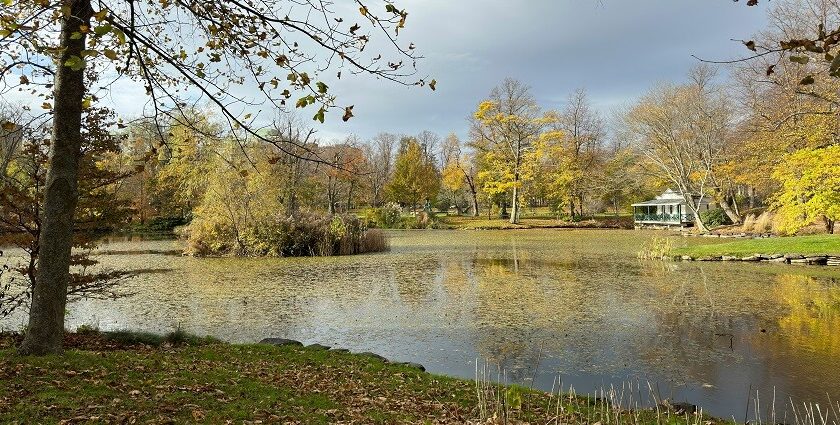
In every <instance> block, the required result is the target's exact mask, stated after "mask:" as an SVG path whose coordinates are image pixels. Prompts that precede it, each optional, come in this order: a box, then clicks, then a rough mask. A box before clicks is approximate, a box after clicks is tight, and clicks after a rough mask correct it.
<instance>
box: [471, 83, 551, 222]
mask: <svg viewBox="0 0 840 425" xmlns="http://www.w3.org/2000/svg"><path fill="white" fill-rule="evenodd" d="M550 121H551V119H550V118H549V117H548V116H546V115H545V114H543V113H542V111H541V110H540V107H539V106H538V105H537V101H536V99H534V96H533V95H532V94H531V90H530V88H529V87H528V86H526V85H525V84H523V83H521V82H519V81H517V80H514V79H512V78H508V79H505V81H504V82H502V84H501V85H499V86H497V87H496V88H494V89H493V90H492V91H491V92H490V96H489V98H488V99H487V100H485V101H483V102H481V104H480V105H479V106H478V110H476V112H475V114H473V118H472V120H471V126H470V132H471V135H472V139H473V147H474V148H475V149H477V150H478V151H480V154H481V155H483V156H484V158H483V161H484V162H485V164H487V165H488V166H489V167H491V169H489V170H485V173H484V177H485V178H484V180H485V182H486V183H487V184H490V185H491V186H493V189H492V191H493V192H495V193H503V192H507V191H510V193H511V215H510V222H511V223H517V222H518V221H519V214H520V209H521V206H520V198H521V196H520V194H521V192H522V188H523V180H522V172H523V167H524V166H525V164H524V161H525V158H526V156H527V155H526V154H527V153H528V152H529V151H530V150H532V149H533V146H534V142H535V141H536V140H537V138H538V137H539V135H540V133H541V132H542V131H543V129H544V128H545V126H546V125H547V124H548V123H549V122H550Z"/></svg>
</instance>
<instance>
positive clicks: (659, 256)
mask: <svg viewBox="0 0 840 425" xmlns="http://www.w3.org/2000/svg"><path fill="white" fill-rule="evenodd" d="M673 249H674V242H673V241H672V240H671V239H670V238H668V237H663V238H660V237H656V236H654V237H653V238H652V239H650V240H649V241H647V242H645V243H644V244H643V245H642V249H641V251H639V253H638V256H639V259H642V260H664V259H667V258H669V257H670V256H671V251H673Z"/></svg>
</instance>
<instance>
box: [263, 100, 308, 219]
mask: <svg viewBox="0 0 840 425" xmlns="http://www.w3.org/2000/svg"><path fill="white" fill-rule="evenodd" d="M272 130H273V131H272V134H271V136H270V137H271V138H273V139H275V140H276V141H275V142H274V143H273V145H274V146H278V145H279V146H282V147H281V148H275V150H274V152H273V155H272V157H271V158H270V159H269V163H271V164H273V165H274V167H273V170H272V174H273V175H274V176H276V178H277V179H280V180H281V181H280V182H278V183H279V184H280V185H282V186H283V190H284V192H285V193H284V194H283V197H282V202H283V204H284V206H285V209H286V214H287V215H289V216H294V215H296V214H297V213H298V210H299V209H300V203H301V198H302V193H301V192H303V191H304V187H305V186H306V184H307V178H309V177H311V176H312V175H313V174H314V173H315V172H316V170H315V168H316V167H317V164H316V163H315V161H314V160H315V159H316V158H317V156H318V142H317V140H316V139H315V130H313V129H307V128H305V127H304V126H303V125H302V123H300V122H298V120H297V119H295V118H294V117H293V116H291V115H287V116H282V117H279V118H278V119H276V120H275V121H274V128H273V129H272Z"/></svg>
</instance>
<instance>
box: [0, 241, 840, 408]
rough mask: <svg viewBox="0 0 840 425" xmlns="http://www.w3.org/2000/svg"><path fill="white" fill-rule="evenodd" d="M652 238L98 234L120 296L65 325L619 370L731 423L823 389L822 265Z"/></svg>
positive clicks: (826, 320)
mask: <svg viewBox="0 0 840 425" xmlns="http://www.w3.org/2000/svg"><path fill="white" fill-rule="evenodd" d="M654 235H660V236H661V235H662V233H653V232H643V231H618V230H604V231H602V230H579V231H575V230H521V231H403V232H392V233H389V237H390V240H391V244H392V250H391V252H388V253H382V254H374V255H362V256H354V257H333V258H294V259H235V258H218V259H198V258H190V257H182V256H180V255H177V251H178V250H179V249H180V246H179V243H178V242H177V241H172V240H130V239H120V238H112V239H110V240H106V241H104V243H103V244H102V245H101V246H100V250H101V255H99V256H98V259H99V260H100V261H101V262H102V263H103V264H104V265H105V266H107V267H110V268H115V269H132V270H138V271H139V272H140V275H139V276H138V277H136V278H135V279H133V280H132V281H131V283H130V284H129V287H130V288H129V289H130V290H131V291H133V292H136V294H135V295H134V296H132V297H130V298H124V299H119V300H116V301H79V302H76V303H73V304H71V305H70V306H69V314H68V317H67V321H68V327H70V328H74V327H77V326H79V325H93V326H97V327H99V328H100V329H103V330H113V329H132V330H145V331H153V332H160V333H164V332H169V331H171V330H173V329H175V328H178V327H180V328H181V329H183V330H186V331H188V332H190V333H195V334H199V335H212V336H215V337H218V338H221V339H224V340H227V341H231V342H256V341H259V340H260V339H262V338H265V337H282V338H292V339H297V340H301V341H303V342H304V343H320V344H325V345H329V346H334V347H342V348H348V349H351V350H353V351H372V352H376V353H378V354H381V355H384V356H386V357H388V358H390V359H394V360H400V361H412V362H417V363H421V364H423V365H425V366H426V367H427V368H428V369H429V370H430V371H431V372H437V373H444V374H450V375H456V376H461V377H466V378H473V377H474V376H475V369H476V361H477V360H478V361H479V362H481V363H483V362H485V361H486V362H490V363H492V364H494V365H495V364H498V365H500V366H501V368H502V369H503V370H504V371H505V376H506V380H507V381H508V382H514V383H524V384H525V385H534V386H535V387H539V388H542V389H545V390H550V389H551V388H552V386H554V385H556V379H557V378H558V377H559V378H560V379H562V384H563V386H564V388H565V389H566V390H568V387H569V386H570V385H571V386H573V387H574V389H575V391H576V392H577V393H579V394H586V393H594V391H596V390H597V389H599V388H609V387H610V385H614V386H616V387H617V388H621V387H622V385H631V384H632V385H633V388H635V389H636V390H635V391H638V392H639V394H640V396H639V397H640V398H649V393H650V388H652V389H653V390H654V393H655V394H656V395H657V396H658V397H661V398H670V399H672V400H676V401H688V402H691V403H694V404H697V405H699V406H702V407H703V408H704V412H706V413H710V414H713V415H717V416H722V417H726V418H731V417H734V418H736V419H738V420H739V421H742V420H743V418H744V413H745V410H746V409H747V406H748V403H750V402H749V400H750V397H755V396H756V391H757V392H758V395H759V396H760V398H761V406H762V407H761V410H762V411H763V409H765V407H764V406H770V405H771V403H772V401H773V398H774V394H775V399H776V405H777V410H780V411H781V410H784V409H783V408H781V407H779V406H784V405H787V406H789V405H790V404H789V403H790V402H789V398H792V399H793V400H794V401H795V402H802V401H812V402H819V403H820V404H821V405H824V403H825V402H826V401H827V399H826V397H827V396H830V397H831V398H832V400H840V270H837V269H833V270H832V269H830V268H819V267H810V266H803V267H798V266H790V265H770V264H743V263H737V264H733V263H682V262H678V263H677V262H661V261H641V260H639V259H637V255H636V253H637V252H638V251H639V249H640V247H641V245H642V244H644V243H645V242H646V241H648V240H650V239H651V238H652V237H653V236H654ZM674 241H675V244H676V245H678V246H679V245H682V244H687V243H698V242H700V241H697V240H695V239H693V238H679V237H674ZM703 242H708V241H703ZM23 321H24V317H23V316H22V315H21V314H18V315H17V316H15V317H12V318H10V319H6V320H5V321H4V322H0V325H2V326H3V327H5V328H18V327H20V325H21V323H23ZM494 373H495V372H494ZM649 385H650V386H649ZM749 406H750V407H749V408H750V410H752V409H753V405H752V404H751V403H750V404H749ZM780 415H781V413H780ZM749 416H750V418H752V417H753V416H754V414H753V413H750V414H749Z"/></svg>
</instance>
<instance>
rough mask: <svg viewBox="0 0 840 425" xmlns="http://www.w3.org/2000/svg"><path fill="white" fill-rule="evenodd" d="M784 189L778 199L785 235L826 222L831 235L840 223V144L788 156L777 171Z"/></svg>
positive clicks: (781, 223)
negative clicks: (810, 225) (821, 221)
mask: <svg viewBox="0 0 840 425" xmlns="http://www.w3.org/2000/svg"><path fill="white" fill-rule="evenodd" d="M773 178H775V179H777V180H779V181H780V182H781V184H782V189H781V191H779V193H778V194H777V195H776V196H775V201H774V203H773V205H772V206H773V208H774V209H776V211H777V212H778V228H779V231H781V232H782V233H788V234H791V233H796V231H797V230H799V229H801V228H802V227H805V226H807V225H809V224H811V223H813V222H814V221H816V220H818V219H822V220H823V222H824V223H825V228H826V231H827V232H828V233H834V226H835V223H836V222H837V221H838V220H840V145H831V146H828V147H825V148H819V149H801V150H799V151H797V152H794V153H792V154H790V155H788V156H787V157H785V159H784V161H782V163H781V164H779V166H778V167H777V168H776V170H775V171H774V172H773Z"/></svg>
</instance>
